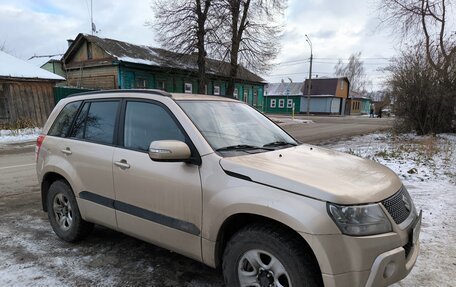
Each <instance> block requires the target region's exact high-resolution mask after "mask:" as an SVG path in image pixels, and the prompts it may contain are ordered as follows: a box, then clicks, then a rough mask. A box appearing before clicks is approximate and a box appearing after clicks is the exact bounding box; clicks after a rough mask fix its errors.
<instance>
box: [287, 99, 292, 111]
mask: <svg viewBox="0 0 456 287" xmlns="http://www.w3.org/2000/svg"><path fill="white" fill-rule="evenodd" d="M291 108H293V99H288V100H287V109H291Z"/></svg>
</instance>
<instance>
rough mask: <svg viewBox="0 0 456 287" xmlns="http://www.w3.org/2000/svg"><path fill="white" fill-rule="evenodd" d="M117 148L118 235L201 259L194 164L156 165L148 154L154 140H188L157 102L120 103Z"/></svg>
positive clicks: (198, 192) (199, 208)
mask: <svg viewBox="0 0 456 287" xmlns="http://www.w3.org/2000/svg"><path fill="white" fill-rule="evenodd" d="M122 110H123V113H122V116H121V121H120V124H121V131H120V133H119V142H120V146H119V147H117V148H115V149H114V157H113V175H114V189H115V193H116V202H115V209H116V217H117V224H118V228H119V230H120V231H122V232H124V233H127V234H131V235H133V236H135V237H138V238H141V239H143V240H146V241H149V242H151V243H154V244H156V245H159V246H162V247H165V248H168V249H171V250H174V251H177V252H179V253H182V254H184V255H187V256H189V257H192V258H195V259H198V260H201V238H200V233H201V212H202V202H201V181H200V175H199V166H198V165H194V164H190V163H185V162H156V161H152V160H151V159H150V158H149V155H148V149H149V145H150V143H151V142H152V141H156V140H180V141H183V142H186V143H187V144H189V145H190V146H191V143H190V142H189V141H190V140H189V139H188V136H187V135H186V133H185V131H184V130H183V129H182V127H181V126H180V124H179V123H178V121H177V120H176V119H175V117H174V116H173V115H172V114H171V112H170V111H169V110H168V109H167V108H166V106H164V105H163V104H160V103H159V102H152V101H143V100H125V101H124V104H123V108H122Z"/></svg>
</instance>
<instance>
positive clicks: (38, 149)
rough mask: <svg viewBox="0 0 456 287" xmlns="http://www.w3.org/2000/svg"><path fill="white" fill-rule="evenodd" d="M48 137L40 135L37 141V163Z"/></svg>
mask: <svg viewBox="0 0 456 287" xmlns="http://www.w3.org/2000/svg"><path fill="white" fill-rule="evenodd" d="M45 137H46V135H39V136H38V138H37V139H36V147H35V156H36V158H35V161H38V156H39V155H40V149H41V145H42V144H43V141H44V138H45Z"/></svg>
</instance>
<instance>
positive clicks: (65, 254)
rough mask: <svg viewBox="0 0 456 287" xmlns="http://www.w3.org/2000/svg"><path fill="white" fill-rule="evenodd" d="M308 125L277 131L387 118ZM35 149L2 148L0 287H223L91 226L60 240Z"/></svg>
mask: <svg viewBox="0 0 456 287" xmlns="http://www.w3.org/2000/svg"><path fill="white" fill-rule="evenodd" d="M312 120H313V121H314V123H308V124H281V125H282V127H283V128H284V129H285V130H287V131H288V132H289V133H291V134H292V135H294V136H295V137H296V138H297V139H299V140H300V141H302V142H309V143H318V142H323V141H326V140H329V139H340V137H348V136H351V135H354V134H363V133H368V132H372V131H376V130H381V129H385V128H388V127H389V126H390V125H391V121H390V120H388V119H363V118H318V117H313V118H312ZM33 147H34V146H33V144H30V143H28V144H20V145H12V146H1V147H0V282H2V283H3V284H4V286H52V285H54V286H55V285H59V286H194V287H195V286H198V287H202V286H221V285H223V283H222V282H223V281H222V276H221V274H220V273H219V272H218V271H216V270H213V269H211V268H209V267H207V266H205V265H203V264H201V263H198V262H196V261H194V260H191V259H188V258H186V257H184V256H181V255H178V254H176V253H173V252H169V251H167V250H164V249H161V248H159V247H156V246H153V245H151V244H147V243H145V242H143V241H140V240H137V239H134V238H132V237H129V236H126V235H124V234H121V233H118V232H116V231H113V230H109V229H107V228H103V227H99V226H97V227H96V228H95V230H94V232H93V233H92V234H91V235H90V236H89V237H88V238H87V239H86V240H84V241H82V242H79V243H77V244H69V243H65V242H63V241H61V240H59V239H58V238H57V237H56V235H55V234H54V233H53V232H52V229H51V227H50V225H49V223H48V220H47V216H46V214H45V213H44V212H43V211H42V210H41V203H40V202H41V199H40V193H39V186H38V182H37V179H36V175H35V166H34V161H35V158H34V157H35V154H34V151H33ZM19 278H20V279H19ZM0 285H1V284H0Z"/></svg>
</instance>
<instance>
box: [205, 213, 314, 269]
mask: <svg viewBox="0 0 456 287" xmlns="http://www.w3.org/2000/svg"><path fill="white" fill-rule="evenodd" d="M252 224H259V225H267V226H271V228H277V229H282V230H283V231H284V232H289V233H290V234H292V235H293V237H295V238H296V239H297V240H298V241H299V242H300V244H302V247H303V248H305V249H306V251H307V253H308V254H309V255H310V260H312V263H313V264H314V265H315V267H316V268H318V270H320V267H319V263H318V260H317V257H316V256H315V253H314V252H313V250H312V248H311V247H310V245H309V243H308V242H307V241H306V240H305V239H304V238H303V237H302V236H301V235H300V234H299V233H298V232H297V231H296V230H294V229H293V228H291V227H289V226H288V225H286V224H284V223H282V222H280V221H278V220H275V219H272V218H269V217H266V216H263V215H258V214H253V213H237V214H233V215H231V216H229V217H228V218H226V220H225V221H224V222H223V224H222V225H221V227H220V229H219V231H218V234H217V241H216V244H215V250H214V252H215V254H214V259H215V266H216V268H218V269H220V268H221V265H222V261H223V252H224V250H225V248H226V245H227V243H228V241H229V240H230V238H231V237H232V236H233V235H234V234H235V233H236V232H238V231H239V230H241V229H243V228H245V227H247V226H249V225H252ZM320 273H321V272H320Z"/></svg>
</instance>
